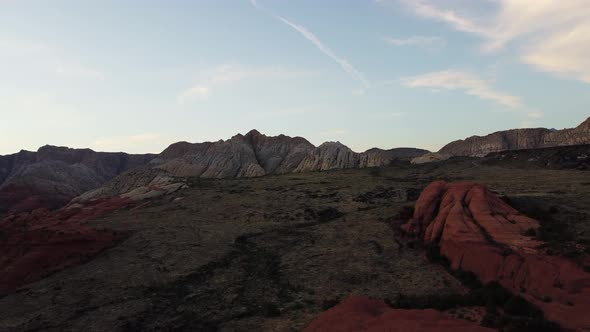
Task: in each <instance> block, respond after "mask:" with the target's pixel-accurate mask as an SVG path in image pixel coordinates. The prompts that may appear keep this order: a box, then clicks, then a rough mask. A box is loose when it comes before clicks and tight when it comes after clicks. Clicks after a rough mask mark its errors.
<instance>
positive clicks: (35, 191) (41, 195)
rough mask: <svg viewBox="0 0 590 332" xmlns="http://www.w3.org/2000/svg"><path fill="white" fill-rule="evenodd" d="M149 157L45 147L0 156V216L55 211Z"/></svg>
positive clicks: (143, 162)
mask: <svg viewBox="0 0 590 332" xmlns="http://www.w3.org/2000/svg"><path fill="white" fill-rule="evenodd" d="M153 157H154V155H129V154H126V153H105V152H95V151H92V150H90V149H70V148H65V147H56V146H49V145H47V146H44V147H41V148H40V149H39V150H38V151H37V152H30V151H21V152H18V153H15V154H12V155H7V156H0V214H3V213H7V212H11V213H18V212H22V211H30V210H33V209H36V208H40V207H44V208H50V209H54V208H58V207H60V206H62V205H64V204H65V203H67V202H68V201H70V200H71V199H72V198H74V197H76V196H78V195H80V194H82V193H83V192H85V191H88V190H90V189H94V188H97V187H99V186H101V185H103V184H104V183H106V182H107V181H109V180H110V179H112V178H114V177H115V176H117V175H119V174H121V173H122V172H124V171H126V170H128V169H131V168H135V167H137V166H140V165H144V164H146V163H148V162H149V161H150V160H151V159H152V158H153Z"/></svg>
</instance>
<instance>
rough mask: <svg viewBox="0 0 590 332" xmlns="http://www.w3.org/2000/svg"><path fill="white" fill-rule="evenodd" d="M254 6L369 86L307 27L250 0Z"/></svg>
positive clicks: (254, 0) (362, 77)
mask: <svg viewBox="0 0 590 332" xmlns="http://www.w3.org/2000/svg"><path fill="white" fill-rule="evenodd" d="M250 2H251V3H252V5H253V6H254V7H255V8H256V9H259V10H263V11H265V12H266V13H268V14H269V15H271V16H272V17H274V18H276V19H277V20H279V21H281V22H283V23H284V24H286V25H288V26H289V27H291V28H292V29H293V30H295V31H297V32H299V33H300V34H301V35H302V36H303V37H304V38H305V39H307V40H308V41H309V42H311V43H312V44H313V45H314V46H315V47H317V49H318V50H320V52H322V53H323V54H324V55H326V56H328V57H329V58H330V59H332V60H333V61H334V62H336V63H337V64H338V65H339V66H340V67H342V69H343V70H344V71H345V72H346V73H347V74H348V75H350V76H351V77H353V78H354V79H356V80H357V81H359V82H360V83H361V84H362V85H363V86H364V87H368V86H369V82H368V81H367V80H366V79H365V77H364V75H363V74H362V73H361V72H360V71H359V70H357V69H356V68H355V67H354V66H353V65H352V64H351V63H350V62H349V61H348V60H346V59H344V58H342V57H340V56H338V55H337V54H336V53H334V51H332V49H330V48H329V47H328V46H327V45H326V44H325V43H324V42H322V40H320V38H318V37H317V36H316V35H315V34H313V33H312V32H311V31H309V30H308V29H307V28H306V27H304V26H302V25H299V24H297V23H295V22H293V21H290V20H288V19H286V18H284V17H282V16H280V15H276V14H273V13H271V12H270V11H268V10H266V8H264V7H262V6H261V5H259V4H258V3H257V1H256V0H250Z"/></svg>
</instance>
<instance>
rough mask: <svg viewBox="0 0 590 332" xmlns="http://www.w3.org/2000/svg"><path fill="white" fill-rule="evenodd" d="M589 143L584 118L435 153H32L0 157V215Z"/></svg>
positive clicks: (271, 140)
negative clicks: (207, 182)
mask: <svg viewBox="0 0 590 332" xmlns="http://www.w3.org/2000/svg"><path fill="white" fill-rule="evenodd" d="M579 144H590V118H588V119H587V120H586V121H585V122H584V123H582V124H581V125H579V126H578V127H576V128H572V129H563V130H554V129H545V128H533V129H513V130H507V131H499V132H495V133H492V134H490V135H487V136H483V137H482V136H473V137H469V138H466V139H465V140H459V141H454V142H451V143H449V144H447V145H445V146H444V147H443V148H442V149H441V150H440V151H439V152H437V153H430V152H429V151H427V150H422V149H416V148H396V149H390V150H382V149H377V148H373V149H370V150H367V151H365V152H362V153H357V152H354V151H352V150H351V149H350V148H348V147H347V146H345V145H344V144H342V143H340V142H326V143H323V144H321V145H319V146H317V147H316V146H314V145H313V144H311V143H310V142H309V141H308V140H306V139H305V138H302V137H289V136H285V135H279V136H266V135H263V134H261V133H260V132H258V131H257V130H251V131H250V132H248V133H247V134H245V135H242V134H238V135H235V136H233V137H232V138H230V139H228V140H219V141H217V142H203V143H189V142H178V143H174V144H172V145H170V146H169V147H168V148H166V149H165V150H164V151H162V152H161V153H160V154H157V155H156V154H142V155H131V154H126V153H106V152H95V151H92V150H90V149H71V148H66V147H55V146H44V147H41V148H40V149H39V150H38V151H37V152H30V151H20V152H18V153H16V154H12V155H7V156H0V215H2V214H7V213H8V214H11V213H19V212H25V211H32V210H34V209H36V208H49V209H56V208H59V207H61V206H63V205H65V204H66V203H68V202H70V201H71V200H72V199H74V198H77V200H78V201H88V200H94V199H98V198H104V197H112V196H118V195H128V196H130V197H134V198H136V199H141V198H144V197H149V196H151V195H154V194H156V193H155V192H154V190H153V188H155V187H157V188H159V189H160V191H161V190H164V191H165V190H176V189H178V188H179V187H181V185H182V180H180V181H179V180H178V179H179V178H181V179H183V178H188V177H200V178H240V177H258V176H265V175H271V174H286V173H300V172H310V171H325V170H331V169H348V168H365V167H379V166H385V165H388V164H390V163H391V162H392V161H394V160H405V161H409V160H412V161H413V162H414V163H423V162H431V161H437V160H442V159H448V158H450V157H452V156H470V157H482V156H485V155H487V154H489V153H491V152H498V151H508V150H520V149H537V148H544V147H554V146H564V145H579Z"/></svg>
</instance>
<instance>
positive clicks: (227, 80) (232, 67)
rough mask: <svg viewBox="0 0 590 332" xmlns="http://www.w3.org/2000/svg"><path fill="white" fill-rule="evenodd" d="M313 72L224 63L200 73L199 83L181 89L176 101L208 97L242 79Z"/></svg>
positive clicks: (265, 78)
mask: <svg viewBox="0 0 590 332" xmlns="http://www.w3.org/2000/svg"><path fill="white" fill-rule="evenodd" d="M313 74H314V72H312V71H307V70H300V69H290V68H285V67H281V66H264V67H249V66H242V65H236V64H225V65H220V66H217V67H215V68H213V69H211V70H205V71H204V72H202V73H201V75H200V76H201V78H200V80H199V83H197V84H195V85H193V86H191V87H189V88H188V89H186V90H184V91H182V92H181V93H180V94H179V96H178V98H177V101H178V103H179V104H181V105H182V104H187V103H189V102H192V101H203V100H207V99H209V97H210V96H211V95H212V94H213V92H214V91H215V89H217V88H219V87H220V86H222V85H226V84H232V83H236V82H240V81H244V80H250V81H251V80H281V79H293V78H299V77H305V76H309V75H313Z"/></svg>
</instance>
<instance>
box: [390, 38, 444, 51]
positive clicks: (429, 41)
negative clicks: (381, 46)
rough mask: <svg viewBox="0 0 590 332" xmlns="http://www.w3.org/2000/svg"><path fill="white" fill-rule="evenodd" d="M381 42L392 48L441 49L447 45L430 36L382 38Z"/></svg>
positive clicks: (441, 39)
mask: <svg viewBox="0 0 590 332" xmlns="http://www.w3.org/2000/svg"><path fill="white" fill-rule="evenodd" d="M383 40H384V41H385V42H387V43H388V44H390V45H393V46H415V47H426V48H442V47H444V46H446V44H447V41H446V40H445V39H444V38H442V37H432V36H411V37H407V38H393V37H383Z"/></svg>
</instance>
